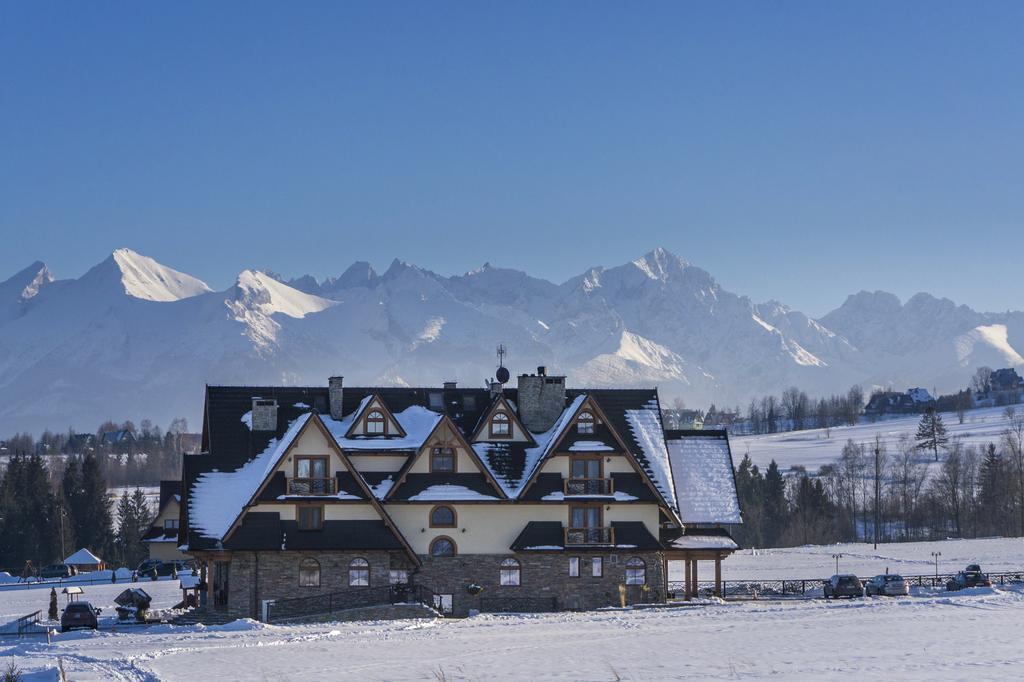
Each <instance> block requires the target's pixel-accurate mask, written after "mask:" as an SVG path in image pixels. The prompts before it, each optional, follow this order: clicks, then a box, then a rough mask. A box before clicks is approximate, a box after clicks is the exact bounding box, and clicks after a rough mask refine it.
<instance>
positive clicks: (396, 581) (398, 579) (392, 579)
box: [388, 568, 409, 585]
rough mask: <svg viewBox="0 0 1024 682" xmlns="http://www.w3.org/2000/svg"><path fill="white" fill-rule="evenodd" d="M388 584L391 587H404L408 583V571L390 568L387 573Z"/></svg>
mask: <svg viewBox="0 0 1024 682" xmlns="http://www.w3.org/2000/svg"><path fill="white" fill-rule="evenodd" d="M388 582H389V583H390V584H392V585H405V584H406V583H408V582H409V571H404V570H400V569H396V568H392V569H391V570H390V571H388Z"/></svg>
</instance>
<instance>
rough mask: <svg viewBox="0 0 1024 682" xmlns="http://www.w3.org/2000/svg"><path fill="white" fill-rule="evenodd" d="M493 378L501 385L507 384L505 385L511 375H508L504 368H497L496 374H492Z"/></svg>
mask: <svg viewBox="0 0 1024 682" xmlns="http://www.w3.org/2000/svg"><path fill="white" fill-rule="evenodd" d="M494 376H495V378H497V380H498V381H499V382H501V383H503V384H507V383H508V380H509V377H510V376H511V375H510V374H509V372H508V369H507V368H505V367H499V368H498V371H496V372H495V373H494Z"/></svg>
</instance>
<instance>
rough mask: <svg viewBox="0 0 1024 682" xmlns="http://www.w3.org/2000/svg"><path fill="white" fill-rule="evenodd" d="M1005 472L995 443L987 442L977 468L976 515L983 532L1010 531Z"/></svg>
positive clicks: (1003, 462) (1004, 463) (1007, 479)
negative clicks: (982, 457)
mask: <svg viewBox="0 0 1024 682" xmlns="http://www.w3.org/2000/svg"><path fill="white" fill-rule="evenodd" d="M1007 474H1008V470H1007V466H1006V462H1005V461H1003V458H1002V457H1001V456H1000V455H999V452H998V451H996V447H995V445H993V444H992V443H989V445H988V447H987V448H986V450H985V457H984V459H982V461H981V465H980V466H979V468H978V488H979V490H978V516H979V518H980V520H981V523H982V532H983V533H991V534H1003V533H1008V532H1010V533H1012V530H1011V529H1010V518H1011V509H1010V504H1009V499H1010V495H1009V492H1010V491H1009V486H1008V485H1007V482H1008V481H1009V480H1010V479H1009V477H1008V476H1007Z"/></svg>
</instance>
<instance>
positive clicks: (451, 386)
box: [443, 381, 459, 391]
mask: <svg viewBox="0 0 1024 682" xmlns="http://www.w3.org/2000/svg"><path fill="white" fill-rule="evenodd" d="M443 386H444V390H446V391H454V390H455V389H456V388H458V386H459V382H457V381H446V382H444V384H443Z"/></svg>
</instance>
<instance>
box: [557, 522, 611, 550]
mask: <svg viewBox="0 0 1024 682" xmlns="http://www.w3.org/2000/svg"><path fill="white" fill-rule="evenodd" d="M614 544H615V529H614V528H612V527H610V526H592V527H590V528H566V529H565V546H566V547H580V546H587V545H614Z"/></svg>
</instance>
